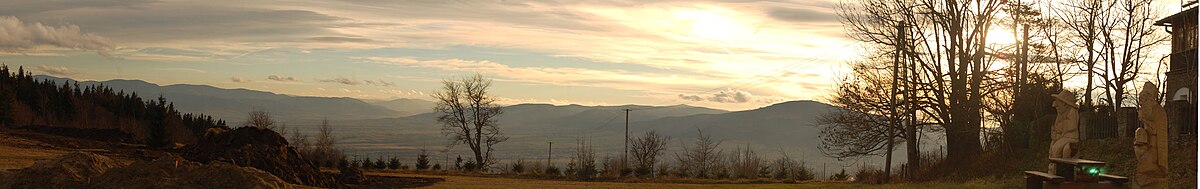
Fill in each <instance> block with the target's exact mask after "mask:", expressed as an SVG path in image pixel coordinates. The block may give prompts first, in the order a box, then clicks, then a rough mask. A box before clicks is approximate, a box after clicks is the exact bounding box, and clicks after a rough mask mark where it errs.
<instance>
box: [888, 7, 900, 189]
mask: <svg viewBox="0 0 1200 189" xmlns="http://www.w3.org/2000/svg"><path fill="white" fill-rule="evenodd" d="M896 36H897V38H896V52H895V54H894V56H893V57H894V58H895V59H894V60H893V62H892V93H891V94H889V95H890V96H891V98H892V99H891V106H892V108H891V109H892V116H891V119H889V121H890V122H891V123H892V124H891V125H890V126H888V128H887V137H888V138H887V149H885V150H884V151H886V152H887V155H886V156H887V157H886V158H884V161H886V162H884V163H883V183H888V182H889V181H890V180H891V177H892V149H893V146H894V145H895V144H894V143H895V139H896V132H894V131H893V130H895V128H899V127H900V121H899V118H898V117H900V114H899V112H897V110H899V109H900V108H899V107H898V105H900V103H899V102H897V101H896V95H897V94H898V91H897V90H898V88H899V87H900V85H899V84H900V54H901V52H902V51H901V49H903V48H904V45H902V44H900V43H901V42H900V41H903V40H902V38H903V36H904V22H900V24H899V25H897V26H896Z"/></svg>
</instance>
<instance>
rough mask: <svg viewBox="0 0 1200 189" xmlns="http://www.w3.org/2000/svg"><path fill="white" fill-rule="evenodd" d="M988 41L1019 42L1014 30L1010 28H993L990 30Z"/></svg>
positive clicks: (1008, 43) (1000, 42)
mask: <svg viewBox="0 0 1200 189" xmlns="http://www.w3.org/2000/svg"><path fill="white" fill-rule="evenodd" d="M987 34H988V36H987V41H988V43H990V44H999V45H1012V44H1016V43H1017V38H1016V37H1015V36H1013V31H1012V30H1011V29H1008V28H992V29H991V30H988V33H987Z"/></svg>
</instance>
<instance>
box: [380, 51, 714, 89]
mask: <svg viewBox="0 0 1200 189" xmlns="http://www.w3.org/2000/svg"><path fill="white" fill-rule="evenodd" d="M358 59H359V60H361V61H365V62H369V63H378V64H390V65H400V66H407V67H419V68H434V69H440V70H448V71H460V72H468V73H471V72H473V73H482V74H485V75H488V76H489V77H494V78H495V79H496V80H498V81H509V82H521V83H534V84H545V85H558V86H583V87H607V88H613V89H622V90H646V89H647V88H653V89H654V90H658V91H660V92H683V91H692V90H697V89H702V88H705V87H707V86H710V85H711V86H716V85H718V83H719V82H720V81H717V80H715V78H711V77H704V76H684V75H675V74H653V73H636V72H629V71H624V70H615V69H609V70H605V69H589V68H573V67H536V66H530V67H511V66H508V65H505V64H501V63H498V62H493V61H487V60H464V59H431V60H418V59H416V58H412V57H366V58H358Z"/></svg>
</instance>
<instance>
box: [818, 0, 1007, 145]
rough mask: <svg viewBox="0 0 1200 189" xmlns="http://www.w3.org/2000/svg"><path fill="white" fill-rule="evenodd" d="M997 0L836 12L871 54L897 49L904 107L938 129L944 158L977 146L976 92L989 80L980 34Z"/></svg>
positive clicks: (861, 6) (877, 1)
mask: <svg viewBox="0 0 1200 189" xmlns="http://www.w3.org/2000/svg"><path fill="white" fill-rule="evenodd" d="M1003 2H1004V1H1001V0H863V1H856V3H855V4H852V5H845V6H842V8H840V9H839V11H838V12H839V15H840V16H841V17H842V23H843V26H844V27H845V28H846V30H847V32H846V33H848V34H850V37H851V38H853V39H856V40H859V41H862V42H866V43H868V44H871V45H873V46H872V47H873V49H875V50H878V51H887V50H888V49H893V48H892V47H893V46H896V45H897V44H899V45H901V46H904V49H905V50H904V51H903V52H901V53H902V54H903V55H905V56H903V57H906V58H905V59H902V61H905V62H908V65H910V66H908V68H910V69H909V70H908V72H910V74H908V76H907V77H905V80H904V82H907V83H908V84H909V85H910V86H911V87H912V89H910V90H911V92H910V93H911V94H912V98H909V99H907V100H908V101H907V102H905V104H909V106H911V107H913V108H912V109H913V110H912V111H917V113H918V117H916V118H917V119H918V120H919V121H918V122H919V123H930V124H936V125H940V126H942V127H943V128H945V130H946V132H945V133H946V144H947V146H946V147H947V151H948V153H947V156H948V157H947V159H948V160H949V161H951V162H963V161H966V160H968V159H970V158H971V157H973V156H974V155H976V154H979V152H980V151H981V146H980V142H979V133H980V128H981V126H982V121H983V119H982V116H983V113H984V112H982V109H981V107H982V97H983V96H984V95H985V94H986V93H988V92H990V91H987V90H985V87H983V85H984V84H985V82H984V81H986V80H991V79H993V78H992V76H989V75H988V73H989V71H990V69H991V66H990V65H989V64H990V62H991V61H990V60H987V59H985V58H986V57H987V55H988V53H989V52H988V51H987V46H986V44H987V37H988V35H987V34H988V31H990V30H991V26H992V20H993V19H995V17H996V13H997V12H998V11H999V9H1000V8H1001V7H1002V5H1003ZM897 28H901V29H903V30H902V31H905V32H904V34H905V35H899V34H900V33H899V32H897V31H898V30H897ZM900 42H903V43H900ZM868 56H874V55H868Z"/></svg>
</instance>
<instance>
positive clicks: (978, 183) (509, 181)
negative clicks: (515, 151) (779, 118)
mask: <svg viewBox="0 0 1200 189" xmlns="http://www.w3.org/2000/svg"><path fill="white" fill-rule="evenodd" d="M368 174H373V175H385V176H403V177H436V178H443V179H446V181H445V182H440V183H437V184H434V185H433V186H429V187H425V188H434V189H436V188H496V189H503V188H513V189H531V188H799V189H805V188H829V189H842V188H844V189H908V188H913V189H917V188H931V189H940V188H946V189H950V188H967V189H969V188H1020V187H1021V181H1020V180H1012V179H1009V180H989V179H984V180H972V181H967V182H961V183H950V182H927V183H909V184H887V185H867V184H854V183H840V182H808V183H800V184H683V183H621V182H579V181H562V180H538V179H516V178H494V177H472V176H452V175H422V174H409V173H380V172H371V173H368Z"/></svg>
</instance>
